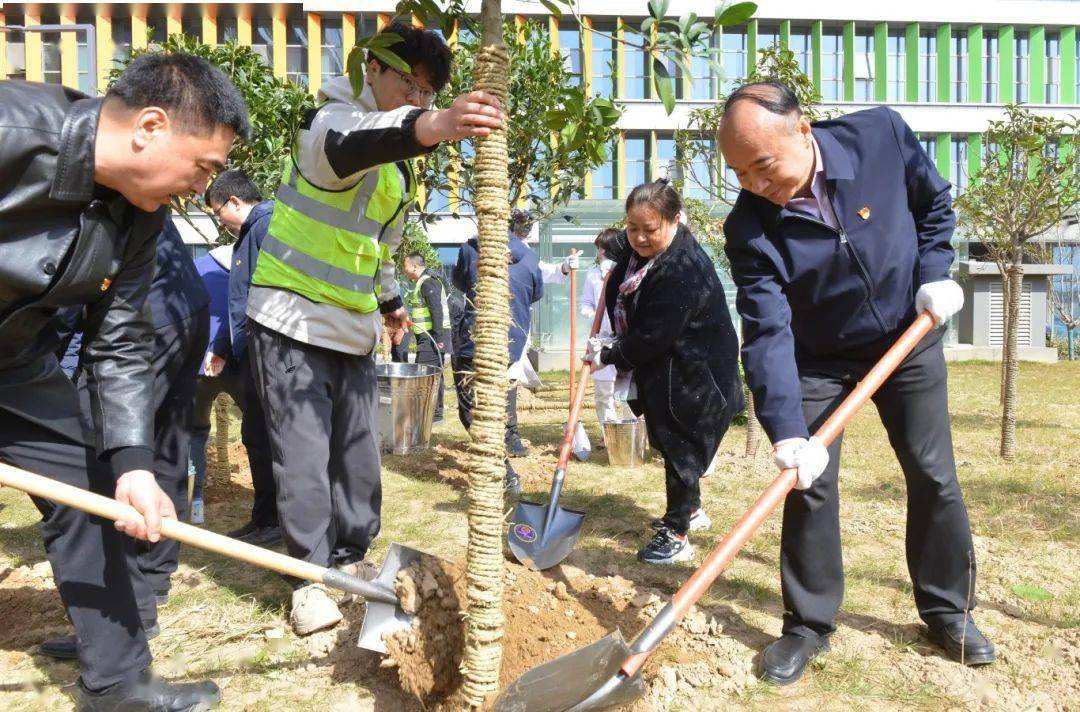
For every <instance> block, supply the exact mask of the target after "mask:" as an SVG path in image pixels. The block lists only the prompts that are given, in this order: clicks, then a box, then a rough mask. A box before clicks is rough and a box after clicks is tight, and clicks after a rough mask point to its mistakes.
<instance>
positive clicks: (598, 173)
mask: <svg viewBox="0 0 1080 712" xmlns="http://www.w3.org/2000/svg"><path fill="white" fill-rule="evenodd" d="M604 148H605V149H606V151H607V158H605V159H604V162H603V163H601V164H600V165H599V166H597V167H596V168H595V169H594V170H593V172H592V194H591V195H589V196H588V197H590V198H592V199H594V200H614V199H615V176H616V175H618V171H617V170H616V166H615V162H616V160H615V155H616V149H615V144H614V143H612V144H610V145H608V146H605V147H604Z"/></svg>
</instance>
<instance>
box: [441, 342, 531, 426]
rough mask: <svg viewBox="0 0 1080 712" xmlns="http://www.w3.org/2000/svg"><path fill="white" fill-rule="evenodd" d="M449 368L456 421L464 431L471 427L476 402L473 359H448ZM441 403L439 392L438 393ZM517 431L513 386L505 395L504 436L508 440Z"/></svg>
mask: <svg viewBox="0 0 1080 712" xmlns="http://www.w3.org/2000/svg"><path fill="white" fill-rule="evenodd" d="M450 365H451V368H453V369H454V392H455V393H456V394H457V403H458V420H460V421H461V425H462V427H464V428H465V429H466V430H468V429H469V428H471V427H472V421H473V417H472V410H473V405H474V404H475V402H476V394H475V392H474V391H473V376H474V375H475V374H474V373H473V359H472V356H457V355H453V356H451V357H450ZM440 401H441V392H440ZM517 429H518V419H517V386H516V385H515V386H514V387H513V388H511V389H510V390H509V391H507V394H506V435H507V438H509V436H510V433H511V432H516V431H517Z"/></svg>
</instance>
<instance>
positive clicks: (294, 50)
mask: <svg viewBox="0 0 1080 712" xmlns="http://www.w3.org/2000/svg"><path fill="white" fill-rule="evenodd" d="M307 47H308V36H307V13H305V12H304V8H303V6H302V5H293V6H291V7H290V8H289V14H288V15H287V16H286V18H285V77H286V78H288V79H289V80H290V81H292V82H294V83H296V84H299V85H300V86H302V87H307V85H308V61H307V60H308V57H307Z"/></svg>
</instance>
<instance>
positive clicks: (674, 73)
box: [661, 54, 684, 99]
mask: <svg viewBox="0 0 1080 712" xmlns="http://www.w3.org/2000/svg"><path fill="white" fill-rule="evenodd" d="M661 62H663V64H664V67H666V68H667V72H668V76H669V77H671V78H672V79H673V80H675V81H674V85H675V86H674V91H673V92H672V93H673V94H674V95H675V98H676V99H682V98H684V97H683V94H684V92H683V68H682V65H681V64H679V62H678V59H677V58H676V56H675V55H674V54H670V55H664V58H663V59H662V60H661Z"/></svg>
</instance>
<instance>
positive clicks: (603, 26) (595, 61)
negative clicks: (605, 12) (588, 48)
mask: <svg viewBox="0 0 1080 712" xmlns="http://www.w3.org/2000/svg"><path fill="white" fill-rule="evenodd" d="M593 29H595V30H596V31H595V32H593V33H591V34H592V36H591V37H590V39H591V41H592V92H593V93H594V94H599V95H600V96H615V77H617V76H619V75H618V72H619V71H620V70H621V69H622V68H621V67H616V66H615V64H616V62H617V52H616V47H615V41H614V40H613V39H612V38H613V37H614V35H615V23H608V22H596V23H593Z"/></svg>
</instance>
